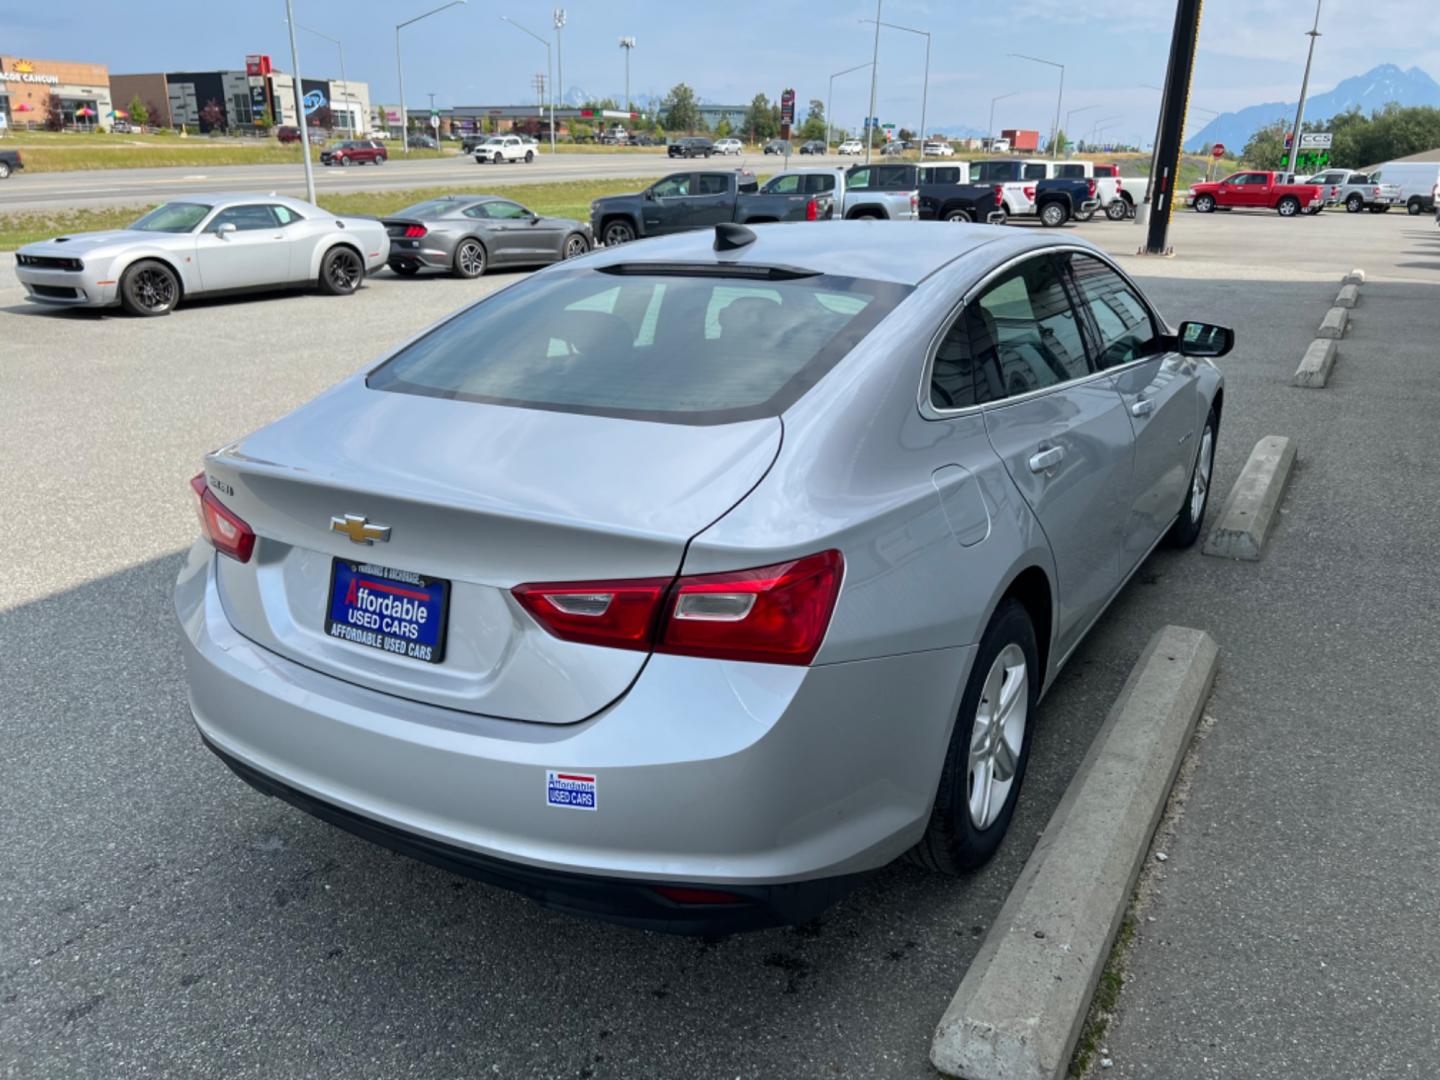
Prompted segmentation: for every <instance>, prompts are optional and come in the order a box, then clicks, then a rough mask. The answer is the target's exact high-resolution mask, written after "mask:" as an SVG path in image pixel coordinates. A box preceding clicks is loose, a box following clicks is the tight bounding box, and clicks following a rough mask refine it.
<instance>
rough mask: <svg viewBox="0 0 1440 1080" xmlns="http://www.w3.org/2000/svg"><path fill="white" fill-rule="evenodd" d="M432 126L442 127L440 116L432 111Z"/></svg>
mask: <svg viewBox="0 0 1440 1080" xmlns="http://www.w3.org/2000/svg"><path fill="white" fill-rule="evenodd" d="M430 126H431V127H432V128H436V129H439V127H440V117H439V115H438V114H435V113H431V115H430Z"/></svg>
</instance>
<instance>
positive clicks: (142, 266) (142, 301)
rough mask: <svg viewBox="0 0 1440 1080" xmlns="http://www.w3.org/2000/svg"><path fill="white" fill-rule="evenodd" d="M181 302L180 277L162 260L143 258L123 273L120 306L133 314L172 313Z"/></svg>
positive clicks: (153, 314)
mask: <svg viewBox="0 0 1440 1080" xmlns="http://www.w3.org/2000/svg"><path fill="white" fill-rule="evenodd" d="M179 302H180V279H179V278H177V277H176V276H175V271H173V270H171V269H170V268H169V267H168V266H166V265H165V264H164V263H162V262H157V261H156V260H154V259H141V260H140V261H139V262H137V263H134V264H133V265H131V266H130V267H129V268H128V269H127V270H126V271H125V273H124V274H123V275H121V277H120V306H121V307H122V308H124V309H125V310H126V311H127V312H129V313H130V314H131V315H139V316H141V317H144V318H150V317H152V316H155V315H169V314H170V312H172V311H174V310H175V305H176V304H178V303H179Z"/></svg>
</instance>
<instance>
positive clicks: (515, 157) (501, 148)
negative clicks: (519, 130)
mask: <svg viewBox="0 0 1440 1080" xmlns="http://www.w3.org/2000/svg"><path fill="white" fill-rule="evenodd" d="M534 160H535V147H533V146H528V145H526V143H525V142H524V141H523V140H522V139H521V138H520V136H518V135H492V136H490V138H488V139H486V140H485V141H484V142H483V143H481V144H480V145H479V146H477V147H476V148H475V164H477V165H501V164H504V163H505V162H509V161H524V162H527V163H528V162H531V161H534Z"/></svg>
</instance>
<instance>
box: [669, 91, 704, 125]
mask: <svg viewBox="0 0 1440 1080" xmlns="http://www.w3.org/2000/svg"><path fill="white" fill-rule="evenodd" d="M660 110H661V112H662V113H664V116H665V126H666V127H667V128H669V129H670V130H671V131H694V130H695V129H696V128H697V127H699V126H700V104H699V102H697V101H696V100H695V91H694V90H691V89H690V87H688V86H686V85H685V84H684V83H683V82H682V83H676V84H675V85H674V86H672V87H671V88H670V93H668V94H666V95H665V100H664V101H663V102H662V103H661V105H660Z"/></svg>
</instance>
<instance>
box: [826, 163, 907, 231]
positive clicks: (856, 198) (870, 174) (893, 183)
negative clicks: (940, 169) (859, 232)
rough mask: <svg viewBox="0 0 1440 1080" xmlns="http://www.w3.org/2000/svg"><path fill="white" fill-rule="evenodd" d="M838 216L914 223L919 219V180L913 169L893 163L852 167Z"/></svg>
mask: <svg viewBox="0 0 1440 1080" xmlns="http://www.w3.org/2000/svg"><path fill="white" fill-rule="evenodd" d="M840 216H841V217H843V218H845V219H846V220H847V221H854V220H857V219H871V220H883V221H914V220H916V219H917V218H919V216H920V176H919V173H918V172H917V171H916V169H915V166H913V165H905V164H897V163H893V162H884V163H881V162H876V163H874V164H871V165H854V166H852V167H851V168H850V169H848V170H847V171H846V173H845V192H844V198H843V201H842V204H841V206H840Z"/></svg>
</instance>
